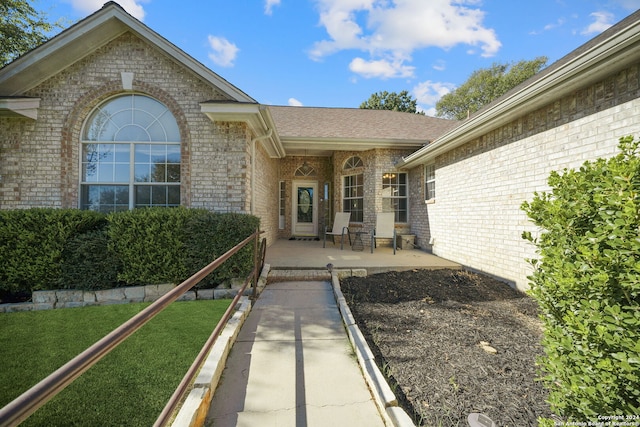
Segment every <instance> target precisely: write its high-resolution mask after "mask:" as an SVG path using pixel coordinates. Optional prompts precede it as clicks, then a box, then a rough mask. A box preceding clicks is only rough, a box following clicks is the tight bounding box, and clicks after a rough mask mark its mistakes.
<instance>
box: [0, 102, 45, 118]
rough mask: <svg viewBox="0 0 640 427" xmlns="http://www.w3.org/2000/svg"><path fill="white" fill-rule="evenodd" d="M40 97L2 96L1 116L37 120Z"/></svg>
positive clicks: (0, 103) (0, 104)
mask: <svg viewBox="0 0 640 427" xmlns="http://www.w3.org/2000/svg"><path fill="white" fill-rule="evenodd" d="M38 108H40V98H0V117H20V118H25V117H26V118H28V119H33V120H37V119H38Z"/></svg>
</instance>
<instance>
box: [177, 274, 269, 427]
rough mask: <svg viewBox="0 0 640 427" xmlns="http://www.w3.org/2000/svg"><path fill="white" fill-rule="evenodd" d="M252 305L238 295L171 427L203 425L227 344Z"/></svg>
mask: <svg viewBox="0 0 640 427" xmlns="http://www.w3.org/2000/svg"><path fill="white" fill-rule="evenodd" d="M270 268H271V266H270V265H269V264H265V265H264V268H263V269H262V272H261V273H260V278H259V279H258V285H257V293H258V295H259V294H260V293H261V292H262V290H263V289H264V287H265V285H266V284H267V275H268V273H269V269H270ZM252 307H253V305H252V303H251V300H249V298H248V297H247V296H243V297H241V299H240V301H239V303H238V306H237V311H236V312H235V313H234V314H233V316H232V317H231V319H229V321H228V322H227V324H226V326H225V327H224V329H223V330H222V332H221V333H220V336H218V338H217V339H216V342H215V343H214V344H213V347H212V348H211V351H210V352H209V355H208V356H207V358H206V360H205V361H204V363H203V365H202V367H201V368H200V372H199V373H198V375H197V376H196V378H195V380H194V382H193V385H192V389H191V391H190V392H189V394H188V395H187V397H186V399H185V400H184V402H183V403H182V405H181V406H180V408H179V409H178V411H177V413H176V415H175V418H174V419H173V421H172V423H171V426H172V427H173V426H175V427H191V426H203V425H204V422H205V420H206V418H207V413H208V412H209V407H210V406H211V400H212V399H213V394H214V393H215V391H216V388H217V387H218V383H219V382H220V378H221V377H222V371H223V370H224V368H225V367H226V364H227V357H228V356H229V352H230V351H231V347H233V344H234V343H235V342H236V338H237V337H238V334H239V333H240V328H241V327H242V325H243V324H244V321H245V320H246V318H247V317H248V316H249V312H250V311H251V308H252Z"/></svg>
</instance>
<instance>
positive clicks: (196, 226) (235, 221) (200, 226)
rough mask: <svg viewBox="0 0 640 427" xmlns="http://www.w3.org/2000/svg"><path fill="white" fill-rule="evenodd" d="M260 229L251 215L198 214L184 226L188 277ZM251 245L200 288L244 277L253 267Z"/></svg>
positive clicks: (256, 220)
mask: <svg viewBox="0 0 640 427" xmlns="http://www.w3.org/2000/svg"><path fill="white" fill-rule="evenodd" d="M259 227H260V220H259V219H258V218H257V217H255V216H252V215H244V214H235V213H225V214H221V213H211V212H200V213H199V214H198V215H194V216H193V217H191V218H190V219H189V221H187V223H186V226H185V239H186V240H185V241H186V255H187V257H186V265H187V270H188V272H189V274H190V275H192V274H194V273H196V272H198V271H199V270H200V269H202V268H203V267H204V266H206V265H207V264H209V263H211V262H212V261H213V260H214V259H216V258H217V257H219V256H220V255H223V254H224V253H225V252H227V251H228V250H230V249H231V248H233V247H234V246H235V245H237V244H238V243H240V242H241V241H242V240H244V239H246V238H247V237H248V236H250V235H251V234H252V233H253V232H254V231H256V229H258V228H259ZM253 250H254V247H253V244H249V245H247V246H245V247H244V248H243V249H241V250H240V252H238V253H237V254H235V255H234V256H232V257H231V258H230V259H229V260H228V261H227V262H225V263H224V264H223V265H222V266H221V267H219V268H218V269H217V270H216V271H215V272H214V273H212V274H209V275H208V276H207V277H206V278H205V279H204V280H203V281H202V282H200V284H199V285H198V287H199V288H207V287H215V286H216V285H219V284H220V283H223V282H225V281H228V280H230V279H233V278H242V279H244V278H246V276H248V275H249V273H250V272H251V268H252V266H253Z"/></svg>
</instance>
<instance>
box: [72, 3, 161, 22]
mask: <svg viewBox="0 0 640 427" xmlns="http://www.w3.org/2000/svg"><path fill="white" fill-rule="evenodd" d="M68 2H69V3H71V7H73V9H74V10H77V11H79V12H82V13H83V14H87V15H88V14H90V13H93V12H95V11H97V10H98V9H101V8H102V6H104V4H105V3H106V1H105V0H69V1H68ZM148 2H149V0H118V4H119V5H120V6H122V8H123V9H124V10H126V11H127V13H129V14H130V15H132V16H133V17H134V18H136V19H139V20H140V21H142V20H144V16H145V11H144V9H143V8H142V3H148Z"/></svg>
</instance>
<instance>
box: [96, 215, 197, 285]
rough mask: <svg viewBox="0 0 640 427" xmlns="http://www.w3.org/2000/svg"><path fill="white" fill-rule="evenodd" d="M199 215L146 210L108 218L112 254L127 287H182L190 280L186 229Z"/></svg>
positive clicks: (120, 278)
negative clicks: (194, 217) (186, 254)
mask: <svg viewBox="0 0 640 427" xmlns="http://www.w3.org/2000/svg"><path fill="white" fill-rule="evenodd" d="M196 213H197V211H194V210H189V209H186V208H145V209H134V210H132V211H126V212H117V213H113V214H110V215H109V216H108V221H109V226H108V228H107V231H108V236H109V250H110V251H111V252H112V253H113V254H115V256H116V257H117V259H118V260H119V262H120V264H121V270H120V271H119V272H118V280H119V281H122V282H124V283H125V284H126V285H147V284H158V283H180V282H181V281H183V280H184V279H185V278H186V277H187V270H186V267H185V257H184V252H185V246H184V225H185V223H186V221H187V219H188V217H189V216H193V215H195V214H196Z"/></svg>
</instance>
